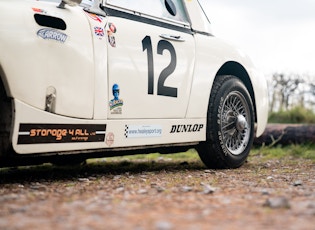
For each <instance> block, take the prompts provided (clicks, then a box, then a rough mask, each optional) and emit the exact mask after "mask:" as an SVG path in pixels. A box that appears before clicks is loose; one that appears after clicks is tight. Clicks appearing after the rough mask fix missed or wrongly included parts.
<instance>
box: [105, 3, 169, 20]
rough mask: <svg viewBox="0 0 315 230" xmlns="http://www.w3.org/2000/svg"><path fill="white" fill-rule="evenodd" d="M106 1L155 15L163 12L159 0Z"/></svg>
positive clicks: (159, 15)
mask: <svg viewBox="0 0 315 230" xmlns="http://www.w3.org/2000/svg"><path fill="white" fill-rule="evenodd" d="M107 3H108V4H111V5H114V6H118V7H121V8H124V9H128V10H132V11H135V12H139V13H143V14H148V15H151V16H155V17H161V15H162V14H163V5H161V0H150V1H148V0H133V1H130V0H107Z"/></svg>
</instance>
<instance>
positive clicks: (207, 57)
mask: <svg viewBox="0 0 315 230" xmlns="http://www.w3.org/2000/svg"><path fill="white" fill-rule="evenodd" d="M184 3H185V5H186V9H187V12H188V15H189V18H190V20H191V25H190V26H189V27H191V28H188V29H190V30H191V31H192V33H191V34H189V33H184V32H179V31H172V30H171V29H169V28H164V27H159V26H154V25H150V24H146V23H140V22H137V21H128V19H125V18H119V17H112V16H104V15H94V14H92V13H88V12H85V11H84V10H83V8H82V7H80V6H76V7H70V6H67V5H66V9H60V8H57V7H56V5H57V4H56V3H55V2H46V1H35V0H27V1H25V0H11V1H0V12H1V13H0V50H1V52H0V74H1V78H2V80H3V82H4V83H3V84H4V85H5V87H6V91H7V94H8V96H9V97H11V98H13V99H14V103H13V104H14V110H15V114H14V118H13V119H14V120H13V121H14V122H13V131H12V134H11V140H12V146H13V149H14V151H15V152H16V153H18V154H34V153H47V152H62V151H89V150H96V149H106V148H110V149H115V148H124V147H137V146H163V145H165V144H180V143H182V144H184V143H198V142H200V141H204V140H205V139H206V125H207V121H206V120H207V109H208V103H209V96H210V92H211V88H212V84H213V81H214V79H215V77H216V75H217V73H218V71H219V70H220V68H221V67H222V66H223V65H224V64H225V63H228V62H235V63H238V65H240V66H242V67H243V68H244V69H245V70H246V72H247V73H248V76H249V80H250V83H251V86H252V88H253V98H254V99H255V111H256V116H257V121H256V126H257V131H256V135H257V136H259V135H261V134H262V133H263V131H264V129H265V126H266V122H267V112H268V109H267V107H268V97H267V84H266V81H265V79H264V77H263V76H262V74H261V73H260V72H259V71H258V70H256V68H255V67H254V66H253V64H252V63H251V61H250V60H249V58H248V57H246V55H244V54H243V53H242V52H240V51H239V50H238V49H236V48H234V47H233V46H231V45H228V44H226V43H225V42H223V41H221V40H219V39H218V38H216V37H214V36H213V35H212V31H211V27H210V24H209V22H208V20H207V18H206V17H205V16H204V15H203V13H202V10H201V8H200V7H199V4H198V2H197V1H196V0H184ZM102 4H104V5H105V4H106V2H105V0H104V1H103V2H102ZM34 14H40V15H48V16H53V17H57V18H61V19H62V20H64V21H65V22H66V24H67V28H66V30H58V31H60V32H62V33H64V34H66V36H67V38H66V41H64V42H60V41H56V40H50V39H43V38H42V37H40V36H38V35H37V33H38V31H39V30H41V29H43V28H46V27H43V26H40V25H38V24H36V22H35V21H34ZM17 15H19V16H17ZM148 18H150V17H148ZM153 19H154V20H158V21H159V20H160V21H161V22H163V23H171V24H172V25H175V26H179V27H183V28H186V29H187V25H185V24H184V23H183V24H182V25H181V24H180V23H179V24H178V23H177V22H170V21H167V20H165V19H163V18H161V19H156V18H153ZM109 23H113V24H114V25H115V27H116V28H117V32H115V33H114V35H113V34H112V36H113V37H114V38H115V45H116V46H115V47H113V43H110V41H109V35H108V34H107V33H108V32H109V30H110V28H109ZM96 27H97V28H101V31H102V30H103V32H104V34H103V35H102V33H99V34H97V33H96V31H95V29H96ZM101 31H100V32H101ZM160 35H174V36H180V37H181V38H182V39H183V40H184V41H170V40H168V42H169V43H171V44H172V45H173V46H174V48H175V50H176V57H177V65H176V69H175V71H174V73H172V75H171V76H170V77H168V78H167V79H166V81H165V82H164V84H165V86H168V87H174V88H177V89H178V91H177V92H178V95H177V97H166V96H160V95H157V85H158V83H157V81H158V79H159V75H160V73H161V72H162V71H163V69H164V68H165V67H167V65H168V64H169V63H170V54H169V52H168V50H164V52H163V54H157V45H158V42H159V41H161V40H163V38H162V37H161V36H160ZM145 36H150V38H151V41H152V48H153V58H154V83H153V85H154V90H153V94H148V82H147V81H148V60H147V53H146V52H145V51H144V49H143V47H142V43H141V41H142V40H143V39H144V38H145ZM114 84H118V85H119V88H120V98H121V99H122V100H123V105H122V108H121V109H122V110H121V111H120V112H119V113H116V114H115V113H111V110H110V107H109V102H110V100H111V99H112V97H113V94H112V91H111V90H112V87H113V85H114ZM50 86H53V87H54V88H55V89H56V105H55V111H54V113H50V112H47V111H45V97H46V91H47V88H48V87H50ZM23 124H53V125H54V126H52V127H53V128H52V130H50V131H49V132H50V133H49V132H48V128H47V127H46V128H43V130H44V129H45V130H44V131H43V130H39V129H38V131H34V132H35V134H36V135H35V136H36V137H35V138H38V139H40V140H42V139H44V138H45V135H46V134H47V135H50V136H51V134H52V132H55V134H56V133H57V132H58V125H61V126H62V125H66V124H71V125H72V126H73V127H74V128H73V129H74V130H77V135H74V134H71V133H69V132H70V131H69V130H70V129H69V130H67V134H65V133H64V134H65V135H68V138H70V139H69V141H65V142H63V141H62V139H63V137H61V139H59V140H57V139H58V138H57V137H56V140H54V141H52V142H51V143H46V142H45V141H44V143H33V144H31V143H26V144H25V143H22V142H20V143H19V137H20V136H23V135H26V136H27V135H28V136H30V135H31V134H32V133H31V132H25V131H22V130H21V125H23ZM81 125H91V126H93V125H104V126H105V129H104V133H103V134H100V136H101V138H100V140H98V141H91V142H89V141H88V140H89V138H92V136H93V135H95V132H94V131H93V132H92V131H91V132H90V133H89V132H87V131H86V130H84V128H82V127H85V126H81ZM76 126H77V128H75V127H76ZM62 127H67V126H62ZM175 127H176V128H178V132H177V131H174V130H176V128H175ZM183 127H184V129H183ZM126 128H132V129H136V130H138V131H137V132H138V133H136V134H134V135H132V134H130V136H128V137H127V136H126ZM60 129H63V128H60ZM80 130H81V131H80ZM59 131H60V132H61V131H62V130H59ZM129 131H130V130H129ZM134 131H135V130H134ZM173 131H174V132H173ZM47 132H48V133H47ZM71 135H72V136H71ZM78 137H82V138H85V140H87V141H79V142H77V141H76V140H75V138H78ZM71 138H72V139H71ZM71 140H73V141H71ZM21 143H22V144H21Z"/></svg>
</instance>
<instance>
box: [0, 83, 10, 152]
mask: <svg viewBox="0 0 315 230" xmlns="http://www.w3.org/2000/svg"><path fill="white" fill-rule="evenodd" d="M11 125H12V104H11V99H10V98H8V97H7V96H6V93H5V90H4V87H3V84H2V82H1V80H0V156H7V155H8V153H9V150H10V149H11V142H10V130H11Z"/></svg>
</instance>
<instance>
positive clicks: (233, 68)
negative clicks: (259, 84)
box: [215, 61, 257, 122]
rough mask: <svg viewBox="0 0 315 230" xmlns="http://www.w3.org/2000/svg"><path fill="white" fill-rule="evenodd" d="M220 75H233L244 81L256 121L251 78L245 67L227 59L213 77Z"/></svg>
mask: <svg viewBox="0 0 315 230" xmlns="http://www.w3.org/2000/svg"><path fill="white" fill-rule="evenodd" d="M222 75H233V76H235V77H237V78H239V79H240V80H241V81H242V82H243V83H244V85H245V87H246V88H247V90H248V92H249V94H250V96H251V98H252V102H253V106H254V112H255V122H257V110H256V100H255V94H254V89H253V85H252V82H251V79H250V77H249V74H248V72H247V71H246V69H245V68H244V67H243V66H242V65H241V64H240V63H238V62H234V61H229V62H226V63H224V65H222V67H221V68H220V69H219V70H218V72H217V74H216V77H215V79H216V78H218V77H220V76H222Z"/></svg>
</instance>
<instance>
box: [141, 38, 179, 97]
mask: <svg viewBox="0 0 315 230" xmlns="http://www.w3.org/2000/svg"><path fill="white" fill-rule="evenodd" d="M142 48H143V51H145V50H147V57H148V94H154V63H153V51H152V41H151V37H150V36H146V37H145V38H144V39H143V40H142ZM164 50H168V51H169V52H170V55H171V62H170V64H169V65H168V66H167V67H166V68H165V69H164V70H163V71H162V72H161V74H160V76H159V80H158V87H157V94H158V95H160V96H167V97H177V88H173V87H168V86H165V85H164V83H165V80H166V79H167V78H168V77H169V76H170V75H171V74H172V73H173V72H174V70H175V68H176V64H177V58H176V52H175V49H174V46H173V45H172V43H170V42H168V41H166V40H160V41H159V43H158V46H157V53H158V54H160V55H163V52H164Z"/></svg>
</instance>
